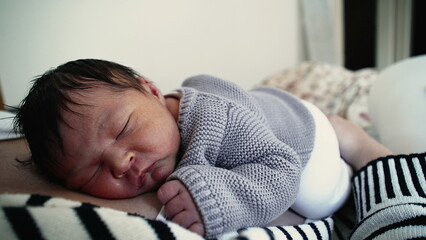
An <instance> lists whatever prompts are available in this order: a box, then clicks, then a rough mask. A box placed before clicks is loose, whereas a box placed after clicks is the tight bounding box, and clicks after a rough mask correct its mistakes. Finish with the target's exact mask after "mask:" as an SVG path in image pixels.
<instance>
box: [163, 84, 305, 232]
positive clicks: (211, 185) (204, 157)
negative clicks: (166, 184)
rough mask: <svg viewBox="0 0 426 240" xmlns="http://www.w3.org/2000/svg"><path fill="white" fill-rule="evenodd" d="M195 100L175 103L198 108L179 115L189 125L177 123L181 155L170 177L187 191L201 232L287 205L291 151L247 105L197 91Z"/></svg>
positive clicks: (260, 219)
mask: <svg viewBox="0 0 426 240" xmlns="http://www.w3.org/2000/svg"><path fill="white" fill-rule="evenodd" d="M192 93H194V92H192ZM195 93H196V92H195ZM185 94H189V93H188V92H186V93H185ZM203 101H205V102H204V103H203ZM196 102H197V104H200V105H195V106H192V105H185V104H183V105H184V106H185V108H183V109H181V111H191V108H197V109H202V111H197V114H195V115H194V114H186V115H185V116H187V117H190V118H191V121H189V120H187V119H181V120H180V121H182V123H181V124H182V125H185V124H188V125H190V126H186V125H185V126H183V127H182V132H181V136H182V142H183V145H184V146H185V149H184V155H183V157H182V160H181V162H180V163H179V166H178V168H177V170H176V171H175V172H174V173H173V174H172V176H171V177H170V178H173V179H179V180H181V181H182V182H183V183H184V184H185V185H186V187H187V188H188V190H189V191H190V193H191V195H192V197H193V199H194V201H195V203H196V204H197V207H198V209H199V211H200V213H201V215H202V218H203V221H204V225H205V230H206V236H207V237H208V238H211V237H216V236H217V235H218V234H222V233H224V232H227V231H231V230H236V229H239V228H242V227H248V226H260V225H262V224H265V223H267V222H269V221H271V220H273V219H274V218H276V217H277V216H278V215H280V214H281V213H283V212H284V211H285V210H286V209H288V208H289V207H290V206H291V204H292V203H293V202H294V200H295V197H296V193H297V189H298V186H299V181H300V175H301V171H302V164H301V161H300V159H299V156H298V155H297V153H296V152H295V151H294V150H293V149H292V148H290V147H289V146H287V145H286V144H284V143H283V142H281V141H279V140H278V139H277V138H276V137H275V136H274V134H273V133H272V132H271V131H270V130H269V129H268V128H267V126H265V124H262V123H261V122H259V119H258V118H257V117H256V114H255V113H253V112H252V111H250V110H249V109H247V108H243V107H241V106H239V105H238V104H231V103H229V102H226V101H225V102H224V101H221V100H220V99H219V100H218V101H215V99H212V98H206V99H203V97H201V96H198V97H197V101H196ZM211 104H216V105H214V106H212V105H211ZM201 106H203V108H201ZM193 118H197V120H194V119H193ZM202 119H204V120H208V121H209V124H203V123H202V121H203V120H202Z"/></svg>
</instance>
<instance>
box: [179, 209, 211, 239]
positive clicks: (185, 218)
mask: <svg viewBox="0 0 426 240" xmlns="http://www.w3.org/2000/svg"><path fill="white" fill-rule="evenodd" d="M172 221H173V222H175V223H177V224H179V225H180V226H182V227H184V228H187V229H188V230H190V231H192V232H195V233H198V234H200V235H204V226H203V224H202V222H201V219H200V217H199V215H198V213H197V212H194V211H182V212H180V213H178V214H177V215H175V216H174V217H173V218H172Z"/></svg>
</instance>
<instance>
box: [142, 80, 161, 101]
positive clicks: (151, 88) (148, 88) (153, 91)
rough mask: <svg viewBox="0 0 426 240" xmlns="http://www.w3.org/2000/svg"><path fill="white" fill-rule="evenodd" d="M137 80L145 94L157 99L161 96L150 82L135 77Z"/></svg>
mask: <svg viewBox="0 0 426 240" xmlns="http://www.w3.org/2000/svg"><path fill="white" fill-rule="evenodd" d="M137 80H138V81H139V83H140V84H141V85H142V87H144V88H145V90H146V91H147V92H149V93H151V94H152V95H154V96H155V97H157V98H159V97H160V96H161V92H160V90H159V89H158V88H157V87H156V86H155V85H154V84H153V83H152V82H151V81H148V80H146V79H145V78H143V77H137Z"/></svg>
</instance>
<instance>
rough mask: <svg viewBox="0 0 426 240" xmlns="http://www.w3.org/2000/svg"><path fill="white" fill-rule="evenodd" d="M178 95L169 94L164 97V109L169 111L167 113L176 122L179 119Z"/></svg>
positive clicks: (179, 96) (179, 95)
mask: <svg viewBox="0 0 426 240" xmlns="http://www.w3.org/2000/svg"><path fill="white" fill-rule="evenodd" d="M181 96H182V95H181V94H180V93H171V94H167V95H165V96H164V97H165V99H166V107H167V109H169V112H170V113H171V114H172V116H173V118H174V119H175V120H176V122H177V121H178V118H179V103H180V98H181Z"/></svg>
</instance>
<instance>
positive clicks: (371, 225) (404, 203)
mask: <svg viewBox="0 0 426 240" xmlns="http://www.w3.org/2000/svg"><path fill="white" fill-rule="evenodd" d="M425 174H426V153H422V154H411V155H397V156H388V157H384V158H380V159H378V160H376V161H374V162H371V163H370V164H368V165H367V166H366V167H364V168H363V169H361V170H360V171H359V172H358V173H357V175H356V176H355V177H354V178H353V188H354V194H355V202H356V208H357V213H358V215H357V221H358V224H357V227H356V228H355V229H354V231H353V233H352V235H351V238H350V239H353V240H355V239H373V238H374V239H414V238H416V239H424V238H425V237H426V180H425V179H426V178H425Z"/></svg>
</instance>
